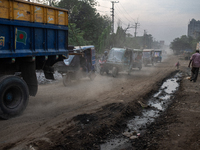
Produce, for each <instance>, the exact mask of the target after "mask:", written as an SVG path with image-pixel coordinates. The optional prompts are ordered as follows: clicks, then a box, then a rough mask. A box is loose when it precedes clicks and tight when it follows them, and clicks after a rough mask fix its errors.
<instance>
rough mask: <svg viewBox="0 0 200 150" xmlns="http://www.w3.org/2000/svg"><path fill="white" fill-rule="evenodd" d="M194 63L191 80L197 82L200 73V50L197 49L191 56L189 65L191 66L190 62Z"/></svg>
mask: <svg viewBox="0 0 200 150" xmlns="http://www.w3.org/2000/svg"><path fill="white" fill-rule="evenodd" d="M191 63H192V69H191V78H190V81H193V82H196V80H197V77H198V74H199V67H200V54H199V50H196V53H194V54H193V55H192V57H191V58H190V62H189V65H188V67H189V68H190V64H191Z"/></svg>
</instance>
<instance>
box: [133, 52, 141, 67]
mask: <svg viewBox="0 0 200 150" xmlns="http://www.w3.org/2000/svg"><path fill="white" fill-rule="evenodd" d="M142 52H143V51H142V50H141V49H133V50H132V68H139V70H141V69H142V57H143V54H142Z"/></svg>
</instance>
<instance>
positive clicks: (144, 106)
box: [138, 101, 149, 108]
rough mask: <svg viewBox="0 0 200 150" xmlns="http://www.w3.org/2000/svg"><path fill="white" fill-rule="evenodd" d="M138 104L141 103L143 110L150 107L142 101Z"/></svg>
mask: <svg viewBox="0 0 200 150" xmlns="http://www.w3.org/2000/svg"><path fill="white" fill-rule="evenodd" d="M138 103H139V104H140V105H141V106H142V107H143V108H147V107H149V106H148V105H146V104H144V103H142V102H141V101H138Z"/></svg>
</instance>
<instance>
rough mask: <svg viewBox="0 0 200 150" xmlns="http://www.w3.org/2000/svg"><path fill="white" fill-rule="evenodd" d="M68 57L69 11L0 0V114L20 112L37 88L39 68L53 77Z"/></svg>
mask: <svg viewBox="0 0 200 150" xmlns="http://www.w3.org/2000/svg"><path fill="white" fill-rule="evenodd" d="M63 55H65V56H68V11H67V10H65V9H59V8H55V7H50V6H46V5H41V4H35V3H31V2H27V1H20V0H15V1H14V0H0V117H1V118H3V119H9V118H12V117H15V116H17V115H20V114H21V113H22V112H23V111H24V110H25V108H26V106H27V104H28V101H29V96H35V95H36V93H37V90H38V82H37V76H36V70H43V71H44V74H45V77H46V78H47V79H54V77H53V72H54V69H53V67H52V66H53V65H54V64H55V63H56V62H58V61H62V60H63Z"/></svg>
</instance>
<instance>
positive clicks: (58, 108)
mask: <svg viewBox="0 0 200 150" xmlns="http://www.w3.org/2000/svg"><path fill="white" fill-rule="evenodd" d="M176 62H177V58H176V56H170V57H168V58H167V59H166V60H164V61H163V62H162V63H157V64H156V66H148V67H144V68H142V70H141V71H139V70H138V69H135V71H134V72H132V73H131V75H127V73H120V74H119V76H118V77H117V78H113V77H111V76H110V75H108V76H107V75H104V76H100V75H97V77H96V78H95V80H94V81H90V80H89V79H82V80H81V81H80V82H74V84H73V85H72V86H70V87H64V86H63V84H62V81H58V82H54V83H51V84H46V85H40V86H39V89H38V93H37V96H36V97H30V99H29V105H28V107H27V109H26V110H25V112H24V113H23V114H22V115H21V116H19V117H17V118H13V119H10V120H0V149H81V148H80V147H82V149H86V147H87V146H86V147H84V144H86V143H90V142H91V141H92V140H91V139H90V138H89V137H90V136H94V133H98V134H100V133H101V132H102V130H104V129H108V128H109V129H111V128H110V127H112V126H113V125H116V123H117V121H119V120H120V119H122V118H121V117H122V116H123V115H124V114H126V116H128V115H129V114H132V115H133V114H134V113H135V114H137V113H139V112H140V109H141V107H139V105H138V102H137V101H138V100H140V101H144V99H145V96H148V94H149V93H151V91H154V90H157V89H158V87H159V85H160V84H161V83H162V80H163V79H164V78H165V77H167V76H169V75H170V74H171V73H172V72H174V71H175V67H174V65H175V63H176ZM91 113H92V114H95V115H88V116H89V119H86V123H85V124H90V123H92V124H90V125H92V126H90V125H88V126H87V127H86V126H85V127H82V128H81V127H80V126H79V125H80V124H79V123H78V122H81V121H82V122H84V121H85V120H83V119H82V118H84V116H86V118H87V114H91ZM83 114H85V115H83ZM77 115H78V116H77ZM76 116H77V117H76ZM87 121H88V123H87ZM92 121H94V122H92ZM95 125H96V126H95ZM80 128H81V129H80ZM86 128H87V129H86ZM82 132H83V134H82V136H80V133H82ZM75 133H76V134H79V135H76V134H75ZM89 133H91V135H88V134H89ZM92 133H93V134H92ZM102 134H104V133H103V132H102ZM83 135H84V136H83ZM85 135H88V137H86V136H85ZM101 136H102V135H101ZM103 136H106V135H103ZM83 137H84V139H85V140H83ZM76 138H78V139H79V140H78V141H77V139H76ZM95 139H96V140H99V138H98V137H96V138H94V137H93V140H95ZM73 140H74V142H71V141H73ZM81 141H84V142H81ZM86 141H87V142H86ZM67 142H68V143H67ZM62 143H66V144H65V146H63V144H62ZM60 145H61V146H60ZM93 146H94V145H93ZM94 147H95V146H94ZM97 149H98V148H97Z"/></svg>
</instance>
